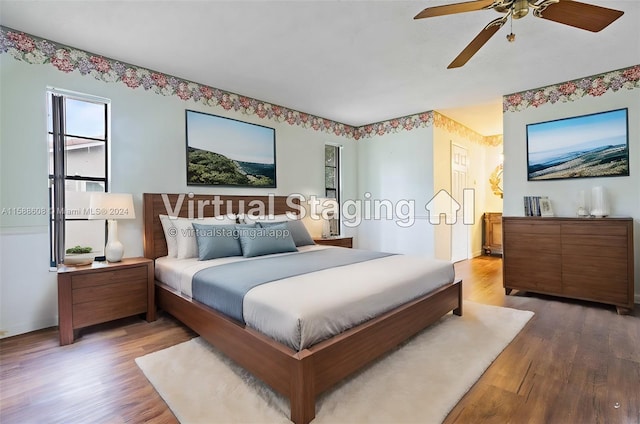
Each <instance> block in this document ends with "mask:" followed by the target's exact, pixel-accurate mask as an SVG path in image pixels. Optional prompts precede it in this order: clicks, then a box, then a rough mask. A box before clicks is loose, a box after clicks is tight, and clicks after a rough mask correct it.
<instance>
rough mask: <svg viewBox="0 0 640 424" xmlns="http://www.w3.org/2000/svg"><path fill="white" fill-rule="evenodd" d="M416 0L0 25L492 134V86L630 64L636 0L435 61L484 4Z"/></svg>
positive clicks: (484, 14) (476, 25)
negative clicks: (591, 18) (443, 9)
mask: <svg viewBox="0 0 640 424" xmlns="http://www.w3.org/2000/svg"><path fill="white" fill-rule="evenodd" d="M455 2H456V1H455V0H422V1H395V0H387V1H355V0H352V1H348V0H342V1H335V0H334V1H332V0H316V1H302V0H297V1H293V0H290V1H265V0H263V1H239V0H235V1H214V0H209V1H196V0H173V1H153V0H137V1H131V0H130V1H122V0H120V1H118V0H82V1H77V0H44V1H43V0H41V1H37V0H31V1H23V0H20V1H16V0H0V23H1V24H2V25H4V26H7V27H10V28H13V29H16V30H20V31H24V32H27V33H31V34H33V35H37V36H40V37H43V38H47V39H50V40H52V41H56V42H59V43H62V44H67V45H70V46H73V47H77V48H80V49H83V50H87V51H90V52H93V53H97V54H100V55H103V56H107V57H110V58H113V59H117V60H120V61H124V62H128V63H132V64H136V65H139V66H142V67H146V68H149V69H153V70H156V71H160V72H164V73H167V74H171V75H175V76H178V77H181V78H185V79H189V80H192V81H196V82H199V83H203V84H207V85H211V86H213V87H217V88H220V89H223V90H227V91H231V92H235V93H238V94H242V95H246V96H249V97H253V98H257V99H260V100H263V101H267V102H271V103H275V104H280V105H283V106H287V107H289V108H292V109H296V110H299V111H303V112H307V113H311V114H314V115H318V116H321V117H324V118H329V119H332V120H335V121H338V122H343V123H346V124H350V125H355V126H359V125H363V124H368V123H373V122H378V121H382V120H386V119H390V118H395V117H400V116H405V115H410V114H414V113H418V112H423V111H427V110H434V109H435V110H439V111H441V112H442V113H444V114H445V115H447V116H449V117H451V118H452V119H455V120H457V121H459V122H461V123H463V124H465V125H467V126H469V127H471V128H473V129H475V130H476V131H478V132H479V133H481V134H484V135H493V134H500V133H501V132H502V98H501V96H502V95H503V94H509V93H513V92H517V91H522V90H527V89H531V88H537V87H540V86H545V85H549V84H554V83H558V82H562V81H566V80H571V79H576V78H580V77H583V76H589V75H593V74H597V73H600V72H606V71H610V70H614V69H619V68H624V67H627V66H631V65H636V64H639V63H640V1H639V0H589V1H585V2H587V3H591V4H597V5H600V6H605V7H610V8H613V9H619V10H622V11H624V12H625V14H624V15H623V16H622V17H621V18H620V19H619V20H618V21H616V22H614V23H613V24H612V25H611V26H609V27H608V28H606V29H605V30H603V31H602V32H600V33H590V32H588V31H584V30H579V29H575V28H572V27H568V26H566V25H562V24H558V23H555V22H550V21H546V20H544V19H539V18H536V17H534V16H532V14H529V15H528V16H526V17H525V18H523V19H521V20H518V21H515V22H514V25H513V32H514V33H516V35H517V39H516V42H515V43H508V42H507V40H506V34H507V33H509V28H508V27H505V28H502V29H501V30H500V31H499V32H498V33H497V34H496V35H495V36H494V37H493V38H492V39H491V40H489V42H488V43H487V44H486V45H485V46H484V47H483V48H482V49H481V50H480V51H479V52H478V53H477V54H476V55H475V56H474V57H473V58H472V59H471V60H470V61H469V62H468V63H467V64H466V65H465V66H464V67H462V68H459V69H453V70H447V69H446V67H447V65H448V64H449V63H450V62H451V61H452V60H453V58H455V57H456V56H457V55H458V53H460V51H461V50H462V49H463V48H464V47H465V46H466V45H467V44H468V43H469V42H470V41H471V40H472V39H473V38H474V37H475V36H476V35H477V34H478V33H479V32H480V30H481V29H482V28H483V27H484V26H485V25H486V24H487V23H488V22H489V21H491V20H492V19H494V18H496V17H498V16H500V15H498V14H497V13H496V12H494V11H491V10H488V11H477V12H469V13H464V14H458V15H451V16H443V17H437V18H429V19H422V20H416V21H414V20H413V16H415V15H416V14H417V13H418V12H420V11H421V10H422V9H423V8H425V7H428V6H436V5H441V4H450V3H455Z"/></svg>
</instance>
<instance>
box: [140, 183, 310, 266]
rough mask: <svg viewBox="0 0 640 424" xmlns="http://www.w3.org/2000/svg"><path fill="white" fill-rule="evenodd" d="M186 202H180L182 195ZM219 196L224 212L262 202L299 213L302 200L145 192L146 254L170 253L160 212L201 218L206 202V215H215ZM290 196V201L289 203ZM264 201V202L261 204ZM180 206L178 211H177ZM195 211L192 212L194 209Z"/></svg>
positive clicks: (243, 210)
mask: <svg viewBox="0 0 640 424" xmlns="http://www.w3.org/2000/svg"><path fill="white" fill-rule="evenodd" d="M181 196H182V202H181V203H180V197H181ZM214 199H216V201H217V200H218V199H219V200H220V201H222V203H221V204H219V207H218V211H216V212H219V213H220V214H222V215H224V214H228V213H235V214H238V213H246V212H247V211H248V210H251V209H252V208H253V207H256V206H257V205H259V204H264V205H272V210H269V209H265V213H273V214H275V215H277V214H283V213H286V212H294V213H295V212H298V209H297V208H298V205H299V204H300V199H298V198H294V197H291V198H288V197H287V196H273V195H272V196H231V195H218V194H188V195H187V194H160V193H144V194H143V200H142V201H143V207H144V256H145V258H149V259H156V258H159V257H161V256H166V255H167V242H166V241H165V239H164V232H163V231H162V224H161V223H160V215H169V214H170V212H172V213H173V212H176V215H177V216H182V217H189V214H190V212H191V214H194V216H196V217H198V207H199V205H204V207H203V208H202V209H203V214H202V217H210V216H214V206H213V205H212V204H211V202H212V201H213V200H214ZM287 199H289V202H287ZM165 201H168V204H169V207H170V208H171V210H170V211H169V210H167V207H166V206H165ZM252 202H253V203H252ZM258 202H261V203H258ZM178 206H179V208H178V210H177V211H175V210H173V209H174V208H177V207H178ZM190 210H191V211H190Z"/></svg>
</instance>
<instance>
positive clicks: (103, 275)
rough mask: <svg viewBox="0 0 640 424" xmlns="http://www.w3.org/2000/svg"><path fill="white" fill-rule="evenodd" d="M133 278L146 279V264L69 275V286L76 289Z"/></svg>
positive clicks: (122, 281) (132, 279)
mask: <svg viewBox="0 0 640 424" xmlns="http://www.w3.org/2000/svg"><path fill="white" fill-rule="evenodd" d="M134 280H144V281H145V282H146V281H147V267H146V266H139V267H134V268H126V269H119V270H115V269H114V270H109V271H102V272H94V273H91V274H82V275H74V276H72V277H71V288H72V289H74V290H76V289H80V288H84V287H92V286H102V285H105V284H114V283H126V282H128V281H134Z"/></svg>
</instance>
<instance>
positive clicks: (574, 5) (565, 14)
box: [534, 0, 624, 32]
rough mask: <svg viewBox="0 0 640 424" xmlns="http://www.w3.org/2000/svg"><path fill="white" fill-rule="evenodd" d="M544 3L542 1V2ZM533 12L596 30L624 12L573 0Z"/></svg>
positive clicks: (561, 0) (582, 27)
mask: <svg viewBox="0 0 640 424" xmlns="http://www.w3.org/2000/svg"><path fill="white" fill-rule="evenodd" d="M542 4H544V2H543V3H542ZM534 14H535V15H536V16H537V17H539V18H542V19H548V20H550V21H554V22H559V23H561V24H565V25H569V26H572V27H576V28H580V29H586V30H587V31H591V32H598V31H602V30H603V29H605V28H606V27H607V26H609V25H610V24H611V23H613V21H615V20H616V19H618V18H619V17H620V16H622V15H623V14H624V12H622V11H620V10H615V9H608V8H606V7H602V6H595V5H593V4H586V3H580V2H577V1H573V0H560V2H558V3H552V4H550V5H548V6H547V7H546V8H544V7H543V8H542V9H541V10H540V11H539V12H538V11H536V12H534Z"/></svg>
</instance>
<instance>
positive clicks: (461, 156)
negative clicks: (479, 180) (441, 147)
mask: <svg viewBox="0 0 640 424" xmlns="http://www.w3.org/2000/svg"><path fill="white" fill-rule="evenodd" d="M468 176H469V152H468V150H467V149H466V148H464V147H462V146H459V145H457V144H453V143H452V144H451V195H452V196H453V198H454V199H455V200H456V202H458V204H459V205H460V208H458V209H457V211H456V212H455V213H456V220H455V223H454V224H453V225H452V227H451V261H452V262H458V261H462V260H465V259H469V230H470V226H469V225H466V224H465V219H464V212H465V210H464V202H463V200H464V198H465V196H464V189H466V188H468ZM452 212H453V211H452Z"/></svg>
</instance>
